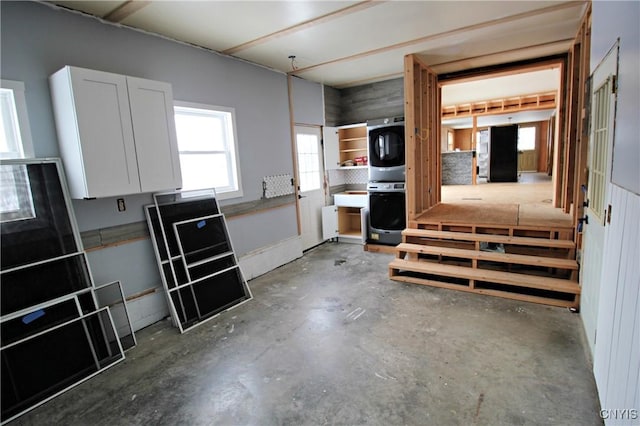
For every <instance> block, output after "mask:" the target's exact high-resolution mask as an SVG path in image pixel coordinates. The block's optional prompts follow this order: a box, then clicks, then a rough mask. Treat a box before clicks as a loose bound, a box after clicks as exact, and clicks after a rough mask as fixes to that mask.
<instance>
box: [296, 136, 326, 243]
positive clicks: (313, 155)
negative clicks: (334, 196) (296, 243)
mask: <svg viewBox="0 0 640 426" xmlns="http://www.w3.org/2000/svg"><path fill="white" fill-rule="evenodd" d="M295 133H296V156H297V159H298V176H297V178H298V179H297V182H298V192H299V198H298V204H299V207H300V221H301V224H300V225H301V231H302V249H303V250H308V249H310V248H311V247H314V246H316V245H318V244H320V243H321V242H323V241H324V239H323V238H322V207H324V166H323V161H322V145H321V143H320V142H321V132H320V128H319V127H310V126H296V127H295Z"/></svg>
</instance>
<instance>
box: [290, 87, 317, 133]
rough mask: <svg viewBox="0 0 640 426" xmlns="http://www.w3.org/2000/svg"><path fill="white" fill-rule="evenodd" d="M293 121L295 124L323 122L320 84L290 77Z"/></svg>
mask: <svg viewBox="0 0 640 426" xmlns="http://www.w3.org/2000/svg"><path fill="white" fill-rule="evenodd" d="M291 81H292V84H291V86H292V89H293V90H292V91H293V97H292V98H293V121H294V123H297V124H313V125H317V126H322V125H323V124H324V118H323V105H322V85H321V84H319V83H314V82H312V81H307V80H303V79H301V78H299V77H292V79H291Z"/></svg>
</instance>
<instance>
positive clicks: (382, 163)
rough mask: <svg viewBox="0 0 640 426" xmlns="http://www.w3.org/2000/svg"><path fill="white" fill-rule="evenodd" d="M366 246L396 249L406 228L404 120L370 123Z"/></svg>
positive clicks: (368, 128)
mask: <svg viewBox="0 0 640 426" xmlns="http://www.w3.org/2000/svg"><path fill="white" fill-rule="evenodd" d="M367 133H368V137H369V146H368V151H369V152H368V154H369V182H368V183H367V192H368V196H369V219H368V226H367V242H369V243H373V244H386V245H397V244H400V243H401V242H402V230H403V229H404V228H405V227H406V201H405V175H406V173H405V170H406V167H405V139H404V133H405V132H404V117H394V118H384V119H380V120H373V121H368V122H367Z"/></svg>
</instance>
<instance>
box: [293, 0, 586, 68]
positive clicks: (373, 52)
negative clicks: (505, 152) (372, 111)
mask: <svg viewBox="0 0 640 426" xmlns="http://www.w3.org/2000/svg"><path fill="white" fill-rule="evenodd" d="M582 4H583V2H578V1H576V2H567V3H561V4H558V5H554V6H548V7H544V8H541V9H535V10H531V11H528V12H523V13H518V14H515V15H511V16H505V17H502V18H496V19H493V20H490V21H485V22H481V23H478V24H473V25H467V26H464V27H460V28H455V29H452V30H449V31H444V32H441V33H438V34H431V35H428V36H425V37H420V38H417V39H413V40H408V41H404V42H402V43H396V44H393V45H389V46H384V47H380V48H377V49H372V50H369V51H366V52H361V53H358V54H355V55H349V56H344V57H341V58H336V59H332V60H330V61H326V62H322V63H319V64H315V65H311V66H307V67H303V68H298V69H296V70H295V71H293V72H291V73H292V74H294V75H297V76H299V75H300V74H302V73H305V72H307V71H311V70H314V69H317V68H320V67H323V66H326V65H331V64H336V63H340V62H346V61H352V60H354V59H359V58H363V57H366V56H372V55H377V54H380V53H384V52H388V51H391V50H397V49H402V48H404V47H407V46H411V45H416V44H419V43H425V42H429V41H434V40H437V39H442V38H447V37H453V36H457V35H460V34H463V33H468V32H471V31H476V30H480V29H483V28H487V27H491V26H496V25H500V24H505V23H509V22H513V21H518V20H523V19H526V18H531V17H534V16H540V15H544V14H549V13H554V12H557V11H560V10H564V9H568V8H573V7H576V5H582Z"/></svg>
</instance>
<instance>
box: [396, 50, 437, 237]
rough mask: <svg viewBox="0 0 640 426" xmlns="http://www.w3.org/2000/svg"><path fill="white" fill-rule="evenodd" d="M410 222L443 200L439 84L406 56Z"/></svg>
mask: <svg viewBox="0 0 640 426" xmlns="http://www.w3.org/2000/svg"><path fill="white" fill-rule="evenodd" d="M404 73H405V78H404V93H405V113H404V115H405V135H406V136H405V137H406V143H407V147H406V164H407V175H406V185H407V186H406V190H407V192H406V194H407V225H408V227H410V228H412V227H414V228H415V227H417V224H416V223H415V219H416V218H417V217H418V216H420V215H421V214H422V213H424V212H425V211H426V210H428V209H430V208H431V207H433V206H435V205H436V204H438V203H439V202H440V200H441V196H440V191H441V188H440V186H441V181H442V179H441V168H440V154H441V143H440V87H439V86H438V76H437V74H436V73H435V72H433V71H432V70H431V69H430V68H429V67H428V66H427V65H425V64H424V63H423V62H422V61H421V60H420V59H419V58H418V57H417V56H415V55H407V56H405V59H404Z"/></svg>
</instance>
